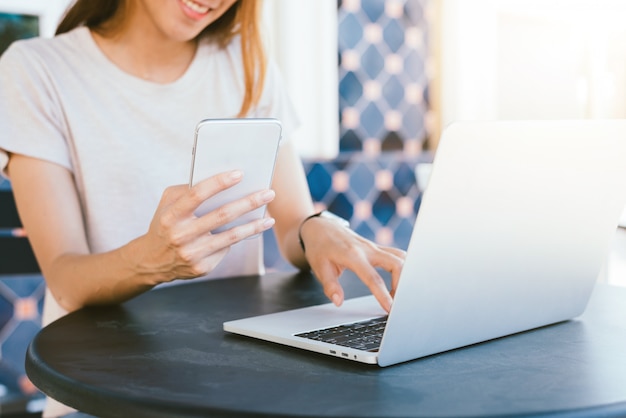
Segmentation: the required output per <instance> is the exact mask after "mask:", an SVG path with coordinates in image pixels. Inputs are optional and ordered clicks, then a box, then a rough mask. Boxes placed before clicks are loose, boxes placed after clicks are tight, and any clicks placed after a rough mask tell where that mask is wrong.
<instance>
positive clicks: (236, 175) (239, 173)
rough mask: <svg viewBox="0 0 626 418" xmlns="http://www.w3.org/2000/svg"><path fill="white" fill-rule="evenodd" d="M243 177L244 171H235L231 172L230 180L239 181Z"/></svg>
mask: <svg viewBox="0 0 626 418" xmlns="http://www.w3.org/2000/svg"><path fill="white" fill-rule="evenodd" d="M242 177H243V171H241V170H234V171H231V172H230V179H231V180H239V179H240V178H242Z"/></svg>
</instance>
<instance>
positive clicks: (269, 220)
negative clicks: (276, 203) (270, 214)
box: [263, 218, 276, 229]
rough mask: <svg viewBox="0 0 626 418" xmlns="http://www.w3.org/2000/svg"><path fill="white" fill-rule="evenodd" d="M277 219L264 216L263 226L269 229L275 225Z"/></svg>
mask: <svg viewBox="0 0 626 418" xmlns="http://www.w3.org/2000/svg"><path fill="white" fill-rule="evenodd" d="M275 223H276V220H275V219H274V218H264V219H263V227H264V228H265V229H269V228H271V227H273V226H274V224H275Z"/></svg>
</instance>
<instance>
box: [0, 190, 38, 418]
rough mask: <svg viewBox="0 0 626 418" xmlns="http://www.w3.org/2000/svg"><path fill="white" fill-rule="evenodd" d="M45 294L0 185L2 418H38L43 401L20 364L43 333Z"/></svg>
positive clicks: (13, 210) (11, 205)
mask: <svg viewBox="0 0 626 418" xmlns="http://www.w3.org/2000/svg"><path fill="white" fill-rule="evenodd" d="M44 294H45V283H44V280H43V277H42V276H41V273H40V271H39V266H38V265H37V261H36V259H35V256H34V254H33V251H32V249H31V247H30V244H29V242H28V238H27V237H26V235H25V233H24V231H23V229H22V224H21V222H20V219H19V216H18V214H17V209H16V207H15V201H14V199H13V194H12V192H11V186H10V184H9V182H8V181H6V180H1V179H0V417H12V418H26V417H28V418H31V417H33V418H34V417H39V416H41V411H42V409H43V405H44V396H43V394H42V393H41V392H39V391H38V390H37V389H36V388H35V387H34V386H33V385H32V383H31V382H30V381H29V380H28V378H27V377H26V373H25V371H24V358H25V354H26V349H27V347H28V344H29V343H30V341H31V339H32V338H33V337H34V336H35V334H36V333H37V332H38V331H39V329H40V328H41V312H42V307H43V297H44Z"/></svg>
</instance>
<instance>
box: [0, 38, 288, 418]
mask: <svg viewBox="0 0 626 418" xmlns="http://www.w3.org/2000/svg"><path fill="white" fill-rule="evenodd" d="M240 47H241V45H240V42H239V38H235V39H234V40H233V42H232V43H231V44H230V45H229V46H227V47H226V48H219V47H218V46H217V45H214V44H211V43H208V42H203V43H201V45H200V46H199V48H198V52H197V54H196V56H195V58H194V60H193V62H192V63H191V65H190V67H189V68H188V69H187V71H186V73H185V74H184V75H183V76H182V77H181V78H179V79H178V80H176V81H175V82H173V83H170V84H165V85H163V84H157V83H153V82H149V81H145V80H142V79H140V78H137V77H134V76H132V75H130V74H128V73H125V72H123V71H122V70H121V69H119V68H118V67H117V66H116V65H114V64H113V63H112V62H111V61H109V60H108V58H107V57H106V56H105V55H104V54H103V53H102V51H101V50H100V49H99V48H98V46H97V44H96V43H95V41H94V40H93V38H92V36H91V34H90V32H89V30H88V29H87V28H85V27H81V28H77V29H75V30H73V31H71V32H69V33H66V34H63V35H60V36H57V37H54V38H52V39H42V38H36V39H29V40H24V41H18V42H15V43H14V44H12V45H11V47H10V48H9V49H8V50H7V51H6V52H5V53H4V55H3V56H2V58H1V59H0V127H1V128H0V169H1V170H2V172H3V174H4V175H6V166H7V162H8V154H7V153H16V154H23V155H28V156H31V157H36V158H40V159H42V160H46V161H50V162H53V163H56V164H59V165H61V166H63V167H66V168H67V169H69V170H71V171H72V173H73V175H74V181H75V184H76V189H77V190H78V193H79V196H80V203H81V205H82V210H83V216H84V219H83V222H84V224H85V229H86V232H87V239H88V243H89V246H90V250H91V251H92V252H93V253H99V252H105V251H109V250H112V249H115V248H119V247H120V246H122V245H124V244H126V243H128V242H129V241H131V240H133V239H134V238H136V237H138V236H140V235H143V234H144V233H146V232H147V230H148V226H149V224H150V221H151V220H152V216H153V214H154V212H155V210H156V208H157V205H158V203H159V200H160V198H161V194H162V193H163V190H164V189H165V188H166V187H168V186H171V185H175V184H185V183H187V182H188V181H189V170H190V163H191V150H192V145H193V137H194V129H195V126H196V124H197V123H198V122H199V121H200V120H202V119H206V118H232V117H236V115H237V113H238V111H239V108H240V106H241V103H242V99H243V94H244V90H243V89H244V86H243V64H242V57H241V48H240ZM249 116H253V117H274V118H277V119H279V120H280V121H281V123H282V125H283V137H284V138H288V137H289V135H290V133H291V132H292V131H293V130H294V129H295V127H296V125H297V118H296V115H295V112H294V109H293V106H292V104H291V102H290V100H289V98H288V96H287V94H286V92H285V89H284V86H283V84H282V80H281V78H280V74H279V72H278V69H277V67H276V66H275V65H274V64H273V63H271V62H270V63H269V66H268V70H267V76H266V81H265V86H264V91H263V94H262V97H261V101H260V103H259V105H258V106H257V108H256V109H255V110H254V111H253V112H252V113H251V114H250V115H249ZM50 222H54V219H50ZM262 272H263V257H262V240H261V238H257V239H251V240H244V241H243V242H241V243H239V244H237V245H235V246H233V247H232V248H231V249H230V251H229V253H228V254H227V256H226V258H225V259H224V260H223V261H222V263H220V265H219V266H218V267H217V268H216V269H215V270H214V271H213V272H212V273H211V274H210V275H209V276H207V278H210V277H226V276H231V275H243V274H260V273H262ZM85 280H89V278H88V277H85ZM64 314H65V312H64V311H63V309H62V308H61V307H60V306H59V305H58V304H57V303H56V301H55V300H54V298H53V297H52V296H51V294H50V292H46V299H45V307H44V315H43V323H44V325H46V324H48V323H50V322H51V321H53V320H55V319H57V318H59V317H60V316H62V315H64ZM49 404H50V405H49V407H48V408H47V409H46V412H45V415H44V416H56V415H57V414H59V413H61V411H60V410H53V409H55V408H52V407H51V406H52V404H53V403H52V402H49Z"/></svg>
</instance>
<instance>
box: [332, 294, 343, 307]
mask: <svg viewBox="0 0 626 418" xmlns="http://www.w3.org/2000/svg"><path fill="white" fill-rule="evenodd" d="M330 300H332V301H333V303H334V304H335V306H339V305H341V298H340V297H339V294H337V293H335V294H333V295H332V296H331V297H330Z"/></svg>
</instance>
